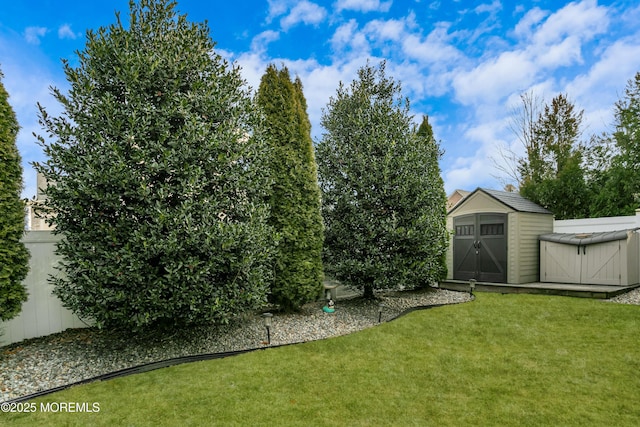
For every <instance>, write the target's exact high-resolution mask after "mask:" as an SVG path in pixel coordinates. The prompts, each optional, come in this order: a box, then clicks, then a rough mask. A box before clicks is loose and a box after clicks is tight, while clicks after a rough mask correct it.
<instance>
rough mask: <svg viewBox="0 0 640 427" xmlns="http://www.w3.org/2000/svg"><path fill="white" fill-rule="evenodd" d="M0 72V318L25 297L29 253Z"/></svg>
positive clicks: (14, 127)
mask: <svg viewBox="0 0 640 427" xmlns="http://www.w3.org/2000/svg"><path fill="white" fill-rule="evenodd" d="M2 77H4V76H3V74H2V72H1V71H0V320H9V319H13V318H14V317H15V316H17V315H18V313H20V309H21V308H22V303H23V302H24V301H26V300H27V291H26V289H25V287H24V285H23V283H22V281H23V280H24V278H25V277H27V273H28V272H29V252H28V251H27V248H25V246H24V243H22V241H21V240H20V239H21V238H22V236H23V235H24V216H25V211H24V202H23V201H22V200H21V199H20V192H21V191H22V164H21V159H20V153H19V152H18V147H17V146H16V138H17V136H18V130H19V129H20V127H19V126H18V120H17V119H16V115H15V113H14V112H13V109H12V108H11V105H9V94H8V93H7V91H6V90H5V88H4V85H3V84H2Z"/></svg>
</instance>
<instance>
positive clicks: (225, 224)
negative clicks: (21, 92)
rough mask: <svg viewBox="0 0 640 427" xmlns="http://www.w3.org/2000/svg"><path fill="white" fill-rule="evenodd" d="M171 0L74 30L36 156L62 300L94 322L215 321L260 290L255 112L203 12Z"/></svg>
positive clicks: (262, 177)
mask: <svg viewBox="0 0 640 427" xmlns="http://www.w3.org/2000/svg"><path fill="white" fill-rule="evenodd" d="M175 6H176V4H175V2H172V1H171V2H169V1H166V0H157V1H154V0H140V1H139V2H137V3H136V2H133V1H132V2H130V15H129V26H128V28H125V27H124V25H123V24H122V22H121V21H120V18H119V15H117V22H116V23H115V24H112V25H110V26H109V27H106V28H104V27H103V28H100V29H99V30H98V31H88V32H87V44H86V47H85V49H84V50H83V51H81V52H79V53H78V56H79V58H78V66H77V67H72V66H71V65H70V63H69V62H66V61H65V62H64V71H65V74H66V77H67V80H68V81H69V84H70V85H71V89H70V91H69V94H68V95H64V94H63V93H61V91H60V90H59V89H53V93H54V96H55V98H56V99H57V100H58V101H59V102H60V103H61V105H62V107H63V109H64V113H63V115H61V116H60V117H50V116H49V115H48V114H47V112H46V110H45V109H44V108H42V107H40V115H41V116H40V121H41V124H42V126H43V127H44V129H45V130H46V132H47V135H48V136H49V137H51V138H53V141H51V142H49V143H48V142H46V141H45V139H44V137H39V140H40V142H41V144H42V145H43V147H44V148H45V153H46V154H47V156H48V160H46V162H44V163H41V164H37V165H36V167H37V169H38V170H39V171H40V172H42V173H43V174H44V176H45V177H46V178H47V179H48V181H49V182H50V183H54V184H50V185H49V187H48V188H47V190H46V195H47V196H48V200H47V204H48V205H49V206H50V209H51V211H52V212H53V213H54V214H55V216H53V217H52V218H51V219H50V222H51V223H53V224H54V225H55V227H56V233H59V234H62V236H63V239H62V240H61V241H60V243H59V244H58V253H59V254H60V255H62V257H63V260H62V262H61V270H62V271H63V273H64V274H61V275H57V276H56V277H53V278H52V279H51V280H52V282H53V284H54V286H55V289H54V292H55V294H56V295H58V296H59V297H60V299H61V301H62V302H63V304H64V305H65V306H66V307H68V308H70V309H72V310H73V311H74V312H75V313H77V314H78V315H79V316H81V317H86V318H90V319H94V320H95V321H96V322H97V325H98V326H113V327H122V328H126V329H130V330H136V329H142V328H145V327H151V326H155V325H163V326H174V325H175V326H183V325H190V324H199V323H209V322H227V321H229V320H230V319H232V318H233V317H234V316H236V315H237V314H238V313H240V312H242V311H245V310H251V309H256V308H257V307H259V306H261V305H262V304H263V303H264V302H265V301H266V294H267V290H268V287H269V286H270V277H271V259H270V256H271V253H272V241H273V234H272V232H271V228H270V227H269V226H268V225H267V223H266V221H267V218H268V206H267V205H266V203H265V202H264V200H265V199H266V197H267V195H268V191H269V188H268V185H267V184H268V183H269V176H268V175H269V174H268V168H267V164H266V161H265V159H266V146H265V144H264V140H263V135H262V130H261V126H262V124H261V121H260V120H261V119H260V117H259V115H257V114H256V111H257V110H256V108H255V105H254V103H253V101H252V96H251V93H250V89H249V88H248V86H247V85H246V83H245V82H244V81H243V80H242V78H241V76H240V71H239V69H238V68H236V67H232V66H230V65H229V64H228V63H227V62H226V61H225V60H223V59H222V57H221V56H220V55H218V54H217V53H215V51H214V43H213V42H212V40H211V38H210V35H209V29H208V27H207V25H206V24H195V23H190V22H188V21H187V19H186V16H184V15H179V14H178V13H177V12H176V10H175Z"/></svg>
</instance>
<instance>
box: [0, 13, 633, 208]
mask: <svg viewBox="0 0 640 427" xmlns="http://www.w3.org/2000/svg"><path fill="white" fill-rule="evenodd" d="M240 5H241V6H240ZM177 8H178V10H179V11H180V12H181V13H182V14H187V16H188V18H189V20H191V21H196V22H202V21H204V20H206V21H208V24H209V27H210V29H211V36H212V38H213V40H214V41H215V42H216V43H217V45H216V49H217V52H218V53H220V54H221V55H222V56H224V57H226V58H228V59H229V60H232V61H235V62H236V63H237V64H238V65H240V66H241V67H242V70H243V71H242V72H243V75H244V78H245V79H246V80H247V82H248V83H249V85H251V86H252V87H254V88H255V87H257V86H258V84H259V81H260V77H261V76H262V74H263V73H264V71H265V69H266V66H267V65H268V64H269V63H275V64H276V65H281V64H285V65H286V66H287V67H288V68H289V70H290V71H291V72H292V74H296V75H298V76H299V77H300V78H301V80H302V82H303V85H304V89H305V96H306V98H307V103H308V106H309V110H308V112H309V116H310V119H311V122H312V126H313V129H312V135H313V137H314V139H316V140H317V139H318V138H320V136H321V135H322V132H323V130H322V128H321V127H320V116H321V112H322V109H323V108H324V107H325V106H326V104H327V101H328V100H329V97H330V96H332V95H334V94H335V92H336V89H337V87H338V83H339V82H340V81H343V82H345V83H346V84H348V83H350V82H351V81H352V80H353V78H354V76H355V75H356V71H357V69H358V68H360V67H362V66H363V65H364V64H366V61H367V60H370V61H371V62H372V63H374V64H376V63H377V62H378V61H380V60H382V59H385V60H387V71H388V73H389V74H390V75H391V76H393V77H394V78H395V79H396V80H398V81H400V82H401V83H402V86H403V91H404V94H405V95H406V96H407V97H408V98H409V100H410V101H411V110H412V113H413V114H415V117H416V119H415V120H416V122H419V120H420V118H421V116H422V115H423V114H428V115H429V117H430V121H431V123H432V125H433V128H434V133H435V136H436V138H437V139H438V140H440V142H441V146H442V148H443V149H444V151H445V154H444V156H443V158H442V160H441V164H440V165H441V168H442V174H443V179H444V181H445V189H446V191H447V192H448V193H449V192H451V191H453V190H454V189H457V188H461V189H467V190H473V189H475V188H476V187H478V186H482V187H489V188H494V189H501V188H502V187H503V185H504V182H503V181H502V180H500V179H498V178H497V177H496V176H500V175H501V172H500V171H499V170H498V169H496V168H495V167H494V160H497V161H500V156H499V151H500V149H501V148H502V149H505V148H509V149H511V150H513V151H515V152H516V153H522V147H521V146H520V145H519V143H518V140H517V138H516V137H515V135H514V134H513V132H512V131H511V130H510V122H511V120H512V118H513V114H514V113H513V109H514V108H515V107H517V106H518V105H519V102H520V101H519V96H520V94H522V93H524V92H529V91H533V92H534V93H535V94H536V95H537V96H540V97H543V98H544V99H545V100H547V101H550V100H551V99H552V98H553V97H554V96H556V95H557V94H558V93H566V94H567V95H568V96H569V99H570V100H572V101H573V102H574V103H575V104H576V106H577V107H578V108H579V109H584V112H585V113H584V114H585V116H584V117H585V119H584V137H585V138H586V137H588V136H589V135H592V134H599V133H601V132H605V131H611V130H612V124H613V106H614V103H615V102H616V101H617V100H618V99H620V97H621V96H622V95H623V93H624V88H625V86H626V84H627V81H628V80H629V79H631V78H632V77H633V76H634V75H635V73H636V72H638V71H640V25H638V22H640V4H639V2H638V1H637V0H634V1H627V0H619V1H599V2H598V1H595V0H583V1H575V2H562V1H547V0H522V1H516V2H511V1H506V0H502V1H500V0H486V1H484V2H483V1H474V2H470V1H462V0H459V1H455V0H453V1H438V0H404V1H400V0H386V1H381V0H333V1H311V0H302V1H299V0H248V1H246V0H245V1H242V2H237V3H236V2H222V1H221V2H217V1H197V0H181V1H179V2H178V6H177ZM116 11H120V12H121V15H122V16H123V17H126V16H127V14H128V1H126V0H111V1H99V2H87V1H86V0H82V1H77V0H57V1H51V0H29V1H26V0H14V1H12V2H6V4H4V5H3V8H2V15H1V16H0V68H1V69H2V71H3V73H4V75H5V77H4V79H3V84H4V86H5V88H6V89H7V91H8V92H9V95H10V99H9V101H10V103H11V105H12V107H13V108H14V110H15V111H16V114H17V116H18V120H19V122H20V125H21V126H22V129H21V132H20V134H19V136H18V148H19V150H20V152H21V155H22V157H23V166H24V170H25V190H24V192H23V195H24V197H32V196H33V195H35V193H36V184H35V172H34V171H33V169H32V167H31V166H30V162H32V161H38V160H43V158H44V155H43V154H42V150H41V148H40V147H39V146H38V145H37V144H36V143H35V138H34V137H33V136H32V132H36V133H38V134H42V133H43V132H42V129H41V128H40V126H39V125H38V119H37V115H36V103H37V102H39V103H41V104H42V105H44V106H45V107H46V108H47V110H48V112H49V113H50V114H60V112H61V110H60V107H59V105H57V103H56V102H55V101H54V100H53V98H52V97H51V95H50V90H49V87H50V86H55V87H58V88H60V89H62V90H63V91H64V90H67V89H68V87H69V85H68V83H67V82H66V80H65V77H64V74H63V72H62V66H61V62H60V59H61V58H65V59H69V60H70V61H71V62H72V63H73V61H74V58H75V51H77V50H82V49H84V46H85V39H84V35H85V32H86V30H88V29H98V28H99V27H100V26H107V25H109V24H111V23H113V22H115V12H116Z"/></svg>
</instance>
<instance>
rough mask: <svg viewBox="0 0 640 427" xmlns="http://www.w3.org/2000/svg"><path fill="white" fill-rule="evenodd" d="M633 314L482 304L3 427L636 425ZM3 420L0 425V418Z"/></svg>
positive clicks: (192, 373) (139, 384)
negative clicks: (88, 409)
mask: <svg viewBox="0 0 640 427" xmlns="http://www.w3.org/2000/svg"><path fill="white" fill-rule="evenodd" d="M639 338H640V306H628V305H619V304H611V303H606V302H602V301H595V300H587V299H577V298H567V297H551V296H538V295H500V294H478V295H477V300H476V301H474V302H471V303H465V304H460V305H455V306H446V307H441V308H435V309H431V310H424V311H416V312H413V313H411V314H408V315H406V316H404V317H402V318H400V319H397V320H395V321H393V322H389V323H385V324H382V325H380V326H377V327H374V328H371V329H367V330H364V331H361V332H358V333H355V334H352V335H349V336H344V337H338V338H333V339H329V340H324V341H318V342H311V343H306V344H300V345H294V346H287V347H281V348H272V349H267V350H264V351H257V352H253V353H249V354H245V355H241V356H236V357H230V358H226V359H219V360H212V361H206V362H198V363H192V364H185V365H180V366H175V367H171V368H167V369H161V370H157V371H153V372H149V373H145V374H140V375H133V376H129V377H124V378H120V379H115V380H110V381H105V382H101V383H92V384H88V385H84V386H79V387H74V388H71V389H69V390H66V391H63V392H60V393H56V394H53V395H50V396H47V397H44V398H41V399H37V400H34V401H33V402H35V403H36V404H37V405H38V406H40V404H41V403H46V402H57V403H59V402H90V403H92V402H98V403H99V405H100V412H98V413H89V414H84V413H42V412H38V413H35V414H4V415H0V424H3V425H16V426H21V425H24V426H34V425H47V426H56V425H69V426H86V425H105V426H116V425H118V426H120V425H123V426H124V425H129V426H147V425H149V426H176V425H180V426H185V425H191V426H205V425H224V426H226V425H238V426H258V425H265V426H267V425H268V426H273V425H292V426H309V425H327V426H329V425H332V426H335V425H341V426H373V425H376V426H380V425H385V426H386V425H390V426H411V425H415V426H425V425H429V426H465V425H467V426H485V425H487V426H574V425H575V426H600V425H602V426H605V425H606V426H611V425H615V426H638V425H640V405H639V403H638V397H639V396H640V340H639ZM2 418H4V419H2Z"/></svg>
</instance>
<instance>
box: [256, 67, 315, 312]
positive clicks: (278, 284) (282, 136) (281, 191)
mask: <svg viewBox="0 0 640 427" xmlns="http://www.w3.org/2000/svg"><path fill="white" fill-rule="evenodd" d="M258 103H259V105H260V106H261V108H262V111H263V113H264V114H265V119H266V122H267V139H268V141H269V146H270V153H271V171H272V173H273V188H272V193H271V197H270V206H271V225H272V226H273V227H274V229H275V230H276V232H278V233H279V236H280V240H279V243H278V247H277V251H276V256H275V280H274V283H273V285H272V288H271V299H272V301H273V302H275V303H277V304H279V305H281V306H282V307H283V308H284V309H285V310H295V309H298V308H299V307H300V306H301V305H302V304H304V303H306V302H308V301H311V300H314V299H315V298H317V297H318V296H319V295H320V294H321V289H322V288H321V285H322V242H323V225H322V216H321V213H320V190H319V188H318V182H317V168H316V163H315V158H314V153H313V143H312V141H311V124H310V122H309V117H308V115H307V111H306V110H307V105H306V100H305V98H304V94H303V92H302V83H301V82H300V80H299V79H296V81H295V83H294V82H292V81H291V77H290V75H289V71H288V70H287V68H286V67H283V68H282V69H281V70H277V69H276V67H275V66H274V65H269V66H268V67H267V70H266V72H265V74H264V76H263V77H262V80H261V82H260V88H259V91H258Z"/></svg>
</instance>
